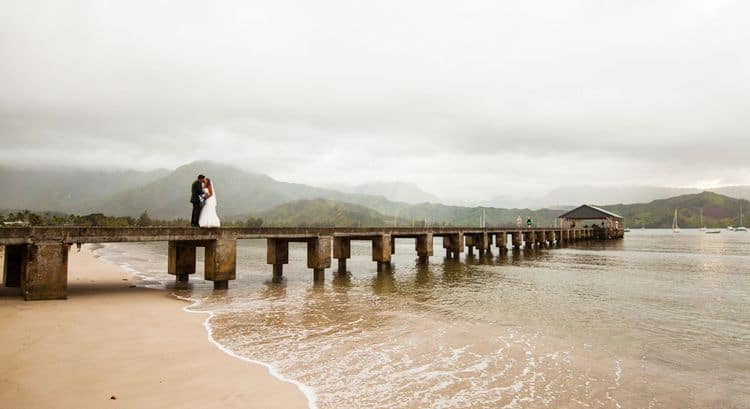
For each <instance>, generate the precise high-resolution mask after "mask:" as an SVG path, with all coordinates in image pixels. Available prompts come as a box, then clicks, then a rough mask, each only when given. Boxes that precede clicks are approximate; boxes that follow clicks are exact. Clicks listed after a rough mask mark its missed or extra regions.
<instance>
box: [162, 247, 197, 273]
mask: <svg viewBox="0 0 750 409" xmlns="http://www.w3.org/2000/svg"><path fill="white" fill-rule="evenodd" d="M196 247H197V244H195V243H192V242H180V241H170V242H169V244H168V250H167V252H168V254H167V273H169V274H172V275H174V276H175V279H176V280H177V281H181V282H187V281H188V279H189V277H190V274H195V258H196Z"/></svg>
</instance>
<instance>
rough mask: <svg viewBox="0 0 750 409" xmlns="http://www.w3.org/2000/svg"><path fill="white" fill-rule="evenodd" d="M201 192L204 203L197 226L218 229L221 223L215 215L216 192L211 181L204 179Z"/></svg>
mask: <svg viewBox="0 0 750 409" xmlns="http://www.w3.org/2000/svg"><path fill="white" fill-rule="evenodd" d="M203 192H204V195H203V197H204V198H205V202H204V203H203V209H202V210H201V216H200V218H199V219H198V225H199V226H200V227H220V226H221V221H219V216H217V215H216V191H215V190H214V183H213V182H212V181H211V179H209V178H206V185H205V187H204V188H203Z"/></svg>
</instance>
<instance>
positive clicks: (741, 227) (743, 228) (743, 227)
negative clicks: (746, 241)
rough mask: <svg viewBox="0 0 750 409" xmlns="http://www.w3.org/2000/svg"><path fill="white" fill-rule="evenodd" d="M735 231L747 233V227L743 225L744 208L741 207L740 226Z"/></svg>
mask: <svg viewBox="0 0 750 409" xmlns="http://www.w3.org/2000/svg"><path fill="white" fill-rule="evenodd" d="M734 231H747V227H745V226H743V225H742V206H740V225H739V226H737V227H735V228H734Z"/></svg>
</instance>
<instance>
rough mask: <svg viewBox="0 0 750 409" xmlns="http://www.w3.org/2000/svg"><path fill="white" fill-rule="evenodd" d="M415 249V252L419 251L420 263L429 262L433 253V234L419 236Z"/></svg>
mask: <svg viewBox="0 0 750 409" xmlns="http://www.w3.org/2000/svg"><path fill="white" fill-rule="evenodd" d="M415 247H416V248H415V250H417V255H418V256H419V262H420V263H427V262H429V261H430V256H431V255H432V253H433V239H432V233H427V234H424V235H420V236H417V240H416V245H415Z"/></svg>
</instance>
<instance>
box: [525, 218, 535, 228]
mask: <svg viewBox="0 0 750 409" xmlns="http://www.w3.org/2000/svg"><path fill="white" fill-rule="evenodd" d="M532 224H534V223H533V222H532V221H531V217H529V218H527V219H526V226H527V227H528V228H531V225H532Z"/></svg>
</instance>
